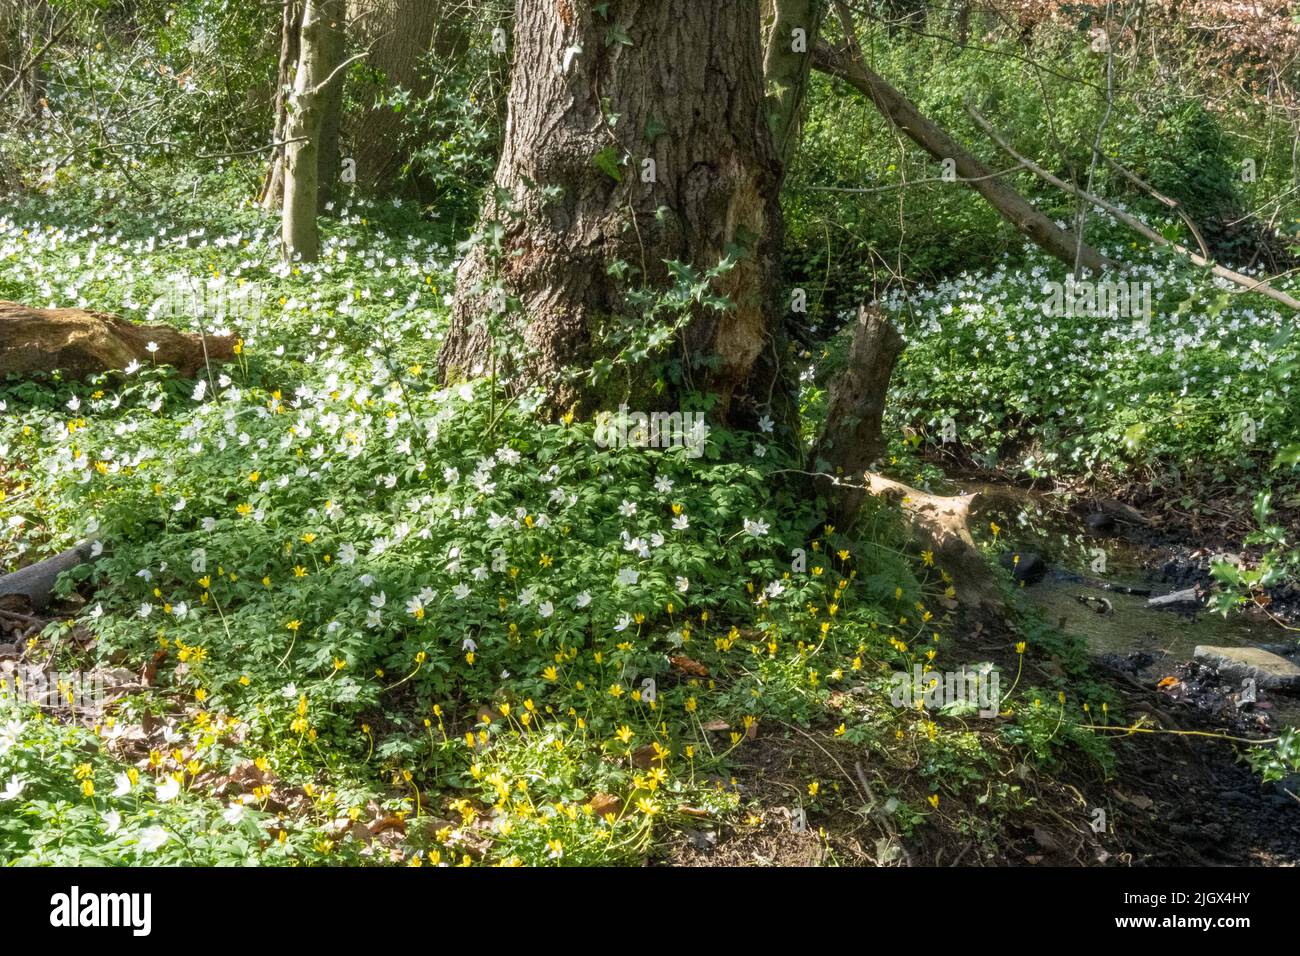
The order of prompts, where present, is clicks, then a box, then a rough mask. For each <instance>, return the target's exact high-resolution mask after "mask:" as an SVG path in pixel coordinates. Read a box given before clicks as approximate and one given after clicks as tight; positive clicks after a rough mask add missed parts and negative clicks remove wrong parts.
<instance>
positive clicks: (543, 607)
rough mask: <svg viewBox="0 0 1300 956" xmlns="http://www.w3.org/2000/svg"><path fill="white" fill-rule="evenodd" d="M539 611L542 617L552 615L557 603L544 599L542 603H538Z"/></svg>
mask: <svg viewBox="0 0 1300 956" xmlns="http://www.w3.org/2000/svg"><path fill="white" fill-rule="evenodd" d="M537 613H538V614H540V615H541V616H542V617H550V616H551V615H552V614H554V613H555V605H554V604H552V603H551V602H550V601H543V602H542V603H541V604H539V605H537Z"/></svg>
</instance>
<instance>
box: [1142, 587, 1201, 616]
mask: <svg viewBox="0 0 1300 956" xmlns="http://www.w3.org/2000/svg"><path fill="white" fill-rule="evenodd" d="M1200 606H1201V594H1200V592H1199V591H1197V590H1196V588H1183V590H1181V591H1174V592H1173V593H1171V594H1161V595H1159V596H1157V597H1153V598H1148V599H1147V607H1149V608H1151V609H1153V610H1160V611H1184V612H1186V611H1195V610H1198V609H1199V608H1200Z"/></svg>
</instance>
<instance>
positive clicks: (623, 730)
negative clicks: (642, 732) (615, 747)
mask: <svg viewBox="0 0 1300 956" xmlns="http://www.w3.org/2000/svg"><path fill="white" fill-rule="evenodd" d="M633 736H635V735H634V734H633V733H632V728H631V727H629V726H627V725H626V724H624V725H623V726H622V727H620V728H618V739H619V740H621V741H623V743H625V744H626V743H628V742H629V741H630V740H631V739H632V738H633Z"/></svg>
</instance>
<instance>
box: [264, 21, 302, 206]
mask: <svg viewBox="0 0 1300 956" xmlns="http://www.w3.org/2000/svg"><path fill="white" fill-rule="evenodd" d="M283 3H284V8H283V11H282V16H281V19H280V63H279V67H278V68H277V70H276V78H275V133H274V142H277V143H283V142H284V140H285V136H286V130H287V129H288V128H289V96H290V93H291V91H292V89H293V78H294V71H295V69H296V68H297V64H298V42H299V34H300V33H301V31H302V5H301V3H300V2H299V0H283ZM284 154H285V148H284V147H283V146H277V147H276V150H275V154H274V156H273V158H272V159H271V166H270V169H269V170H268V172H267V177H266V182H265V183H264V184H263V187H262V196H261V199H260V202H261V205H262V208H263V209H279V208H281V206H282V205H283V203H284Z"/></svg>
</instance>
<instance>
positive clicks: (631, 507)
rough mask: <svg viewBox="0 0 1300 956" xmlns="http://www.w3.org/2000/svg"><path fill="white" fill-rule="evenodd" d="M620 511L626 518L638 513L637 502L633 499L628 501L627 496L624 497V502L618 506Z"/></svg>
mask: <svg viewBox="0 0 1300 956" xmlns="http://www.w3.org/2000/svg"><path fill="white" fill-rule="evenodd" d="M618 513H619V514H621V515H622V516H623V517H624V518H630V517H632V516H633V515H634V514H636V503H635V502H632V501H628V500H627V499H626V498H624V499H623V503H622V504H621V505H619V506H618Z"/></svg>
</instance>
